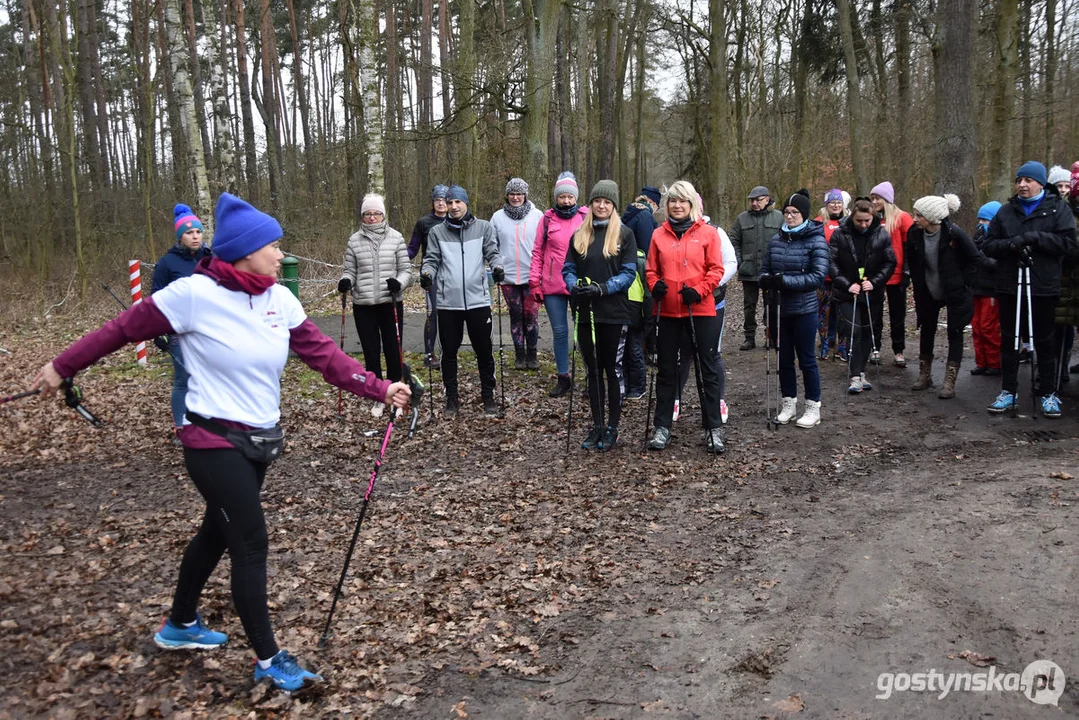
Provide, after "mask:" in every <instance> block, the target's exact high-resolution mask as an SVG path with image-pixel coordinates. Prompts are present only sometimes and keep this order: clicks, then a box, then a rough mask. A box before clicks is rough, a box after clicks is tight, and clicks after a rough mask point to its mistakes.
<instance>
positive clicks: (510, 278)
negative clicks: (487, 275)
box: [491, 205, 543, 285]
mask: <svg viewBox="0 0 1079 720" xmlns="http://www.w3.org/2000/svg"><path fill="white" fill-rule="evenodd" d="M542 220H543V213H542V212H540V211H539V210H537V209H536V206H535V205H533V206H532V209H531V210H529V211H528V214H527V215H525V216H524V217H523V218H522V219H520V220H514V219H513V218H511V217H510V216H509V215H507V214H506V211H505V209H501V210H498V211H497V212H495V214H494V215H492V216H491V225H492V226H494V229H495V235H497V236H498V254H499V256H501V258H502V262H503V263H505V265H504V269H505V271H506V279H505V280H503V281H502V283H501V284H502V285H527V284H528V273H529V271H530V270H531V269H532V246H533V245H534V244H535V242H536V228H538V227H539V224H540V222H541V221H542Z"/></svg>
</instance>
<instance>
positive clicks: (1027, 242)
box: [1020, 232, 1038, 249]
mask: <svg viewBox="0 0 1079 720" xmlns="http://www.w3.org/2000/svg"><path fill="white" fill-rule="evenodd" d="M1020 237H1021V238H1022V239H1023V246H1024V247H1028V248H1031V249H1034V248H1036V247H1038V233H1036V232H1025V233H1023V234H1022V235H1020Z"/></svg>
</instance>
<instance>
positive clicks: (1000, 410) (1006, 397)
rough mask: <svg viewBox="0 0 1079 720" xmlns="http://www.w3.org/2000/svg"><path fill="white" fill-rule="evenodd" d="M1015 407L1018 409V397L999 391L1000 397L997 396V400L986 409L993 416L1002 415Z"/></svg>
mask: <svg viewBox="0 0 1079 720" xmlns="http://www.w3.org/2000/svg"><path fill="white" fill-rule="evenodd" d="M1017 407H1019V395H1018V394H1017V393H1010V392H1008V391H1007V390H1001V391H1000V395H997V399H996V400H994V401H993V404H992V405H990V406H989V407H988V408H986V409H987V410H989V412H991V413H992V414H994V415H1003V414H1004V413H1005V412H1007V411H1008V410H1012V409H1015V408H1017Z"/></svg>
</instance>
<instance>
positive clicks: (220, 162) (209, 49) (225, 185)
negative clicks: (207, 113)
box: [202, 0, 236, 195]
mask: <svg viewBox="0 0 1079 720" xmlns="http://www.w3.org/2000/svg"><path fill="white" fill-rule="evenodd" d="M214 1H215V0H206V1H204V2H203V3H202V24H203V28H204V29H205V31H206V62H207V64H208V66H209V68H210V92H211V94H212V95H213V109H212V113H213V120H214V143H215V145H214V147H215V150H214V157H215V162H214V176H213V182H212V188H213V194H215V195H216V194H217V193H220V192H222V191H223V192H229V193H234V192H236V169H235V168H236V165H235V163H236V136H235V135H234V134H233V131H232V126H231V125H230V124H229V118H230V117H231V116H232V111H231V109H230V108H229V94H228V86H227V84H226V81H225V78H226V77H227V74H228V64H227V56H226V54H225V48H226V46H225V45H224V44H223V40H224V38H223V37H221V36H220V35H219V34H218V21H217V8H216V7H214ZM223 27H224V26H222V29H223Z"/></svg>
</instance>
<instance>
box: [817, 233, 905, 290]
mask: <svg viewBox="0 0 1079 720" xmlns="http://www.w3.org/2000/svg"><path fill="white" fill-rule="evenodd" d="M853 218H854V216H853V215H851V216H849V217H847V218H846V219H845V220H844V221H843V222H842V223H840V225H839V227H837V228H836V229H835V230H834V231H833V232H832V239H831V242H829V243H828V254H829V255H830V256H831V272H830V273H829V274H830V275H831V276H832V300H834V301H835V302H841V303H848V302H850V301H851V300H853V296H852V295H851V294H850V292H849V290H848V288H849V287H850V286H851V285H853V284H854V283H856V282H858V281H859V280H860V279H861V276H860V275H859V273H858V268H860V267H864V268H865V278H866V279H867V280H869V282H871V283H873V294H874V296H876V295H877V294H878V291H879V292H880V293H883V292H884V285H885V284H886V283H887V282H888V278H890V277H891V276H892V273H894V272H895V264H896V261H895V251H894V250H892V236H891V235H889V234H888V231H887V230H886V229H885V228H884V226H883V225H881V224H879V223H878V222H877V221H876V220H874V221H873V223H872V224H871V225H870V226H869V230H867V231H866V234H868V235H869V237H870V240H869V252H868V255H867V256H866V258H865V264H864V265H861V264H859V262H858V256H857V254H856V247H857V245H856V242H855V236H856V235H857V231H856V230H855V228H854V220H853Z"/></svg>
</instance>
